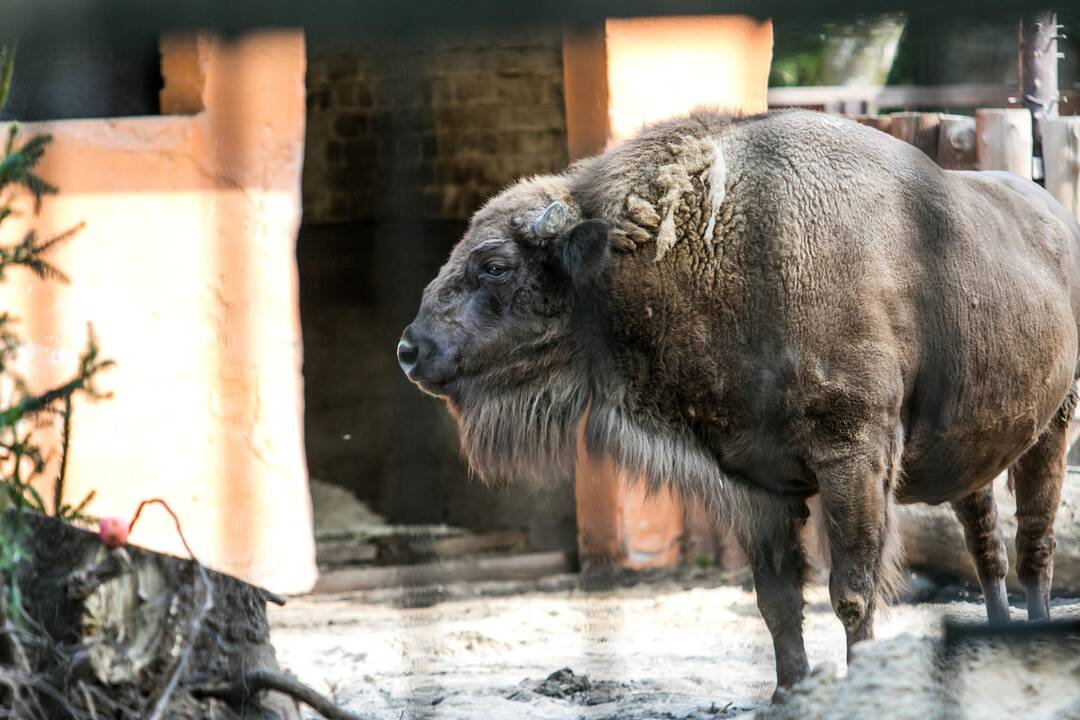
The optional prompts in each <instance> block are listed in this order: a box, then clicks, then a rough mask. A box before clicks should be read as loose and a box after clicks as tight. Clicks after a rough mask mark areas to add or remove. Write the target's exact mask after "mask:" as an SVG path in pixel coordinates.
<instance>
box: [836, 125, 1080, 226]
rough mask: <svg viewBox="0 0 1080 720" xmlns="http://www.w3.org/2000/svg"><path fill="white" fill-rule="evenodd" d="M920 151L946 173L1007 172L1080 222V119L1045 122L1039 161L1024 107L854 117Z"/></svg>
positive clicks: (1042, 128) (1042, 126) (1042, 129)
mask: <svg viewBox="0 0 1080 720" xmlns="http://www.w3.org/2000/svg"><path fill="white" fill-rule="evenodd" d="M852 119H854V120H856V121H857V122H860V123H862V124H864V125H869V126H871V127H874V128H877V129H878V130H881V131H882V132H885V133H888V134H889V135H892V136H893V137H897V138H899V139H901V140H904V141H905V142H908V143H910V144H912V145H914V146H915V147H917V148H919V149H920V150H922V151H923V152H924V153H926V154H927V155H928V156H930V157H931V158H932V159H933V160H934V161H935V162H937V163H938V164H939V165H941V166H942V167H943V168H947V169H950V170H1007V171H1008V172H1011V173H1013V174H1015V175H1019V176H1020V177H1024V178H1028V179H1029V180H1036V181H1041V182H1042V183H1043V184H1044V185H1045V187H1046V189H1047V190H1048V191H1049V192H1050V193H1051V194H1052V195H1053V196H1054V197H1056V198H1057V199H1058V201H1059V202H1060V203H1061V204H1062V205H1064V206H1065V207H1066V208H1067V209H1068V210H1069V211H1070V212H1071V213H1073V215H1074V216H1076V217H1077V219H1078V220H1080V116H1069V117H1057V118H1045V119H1043V120H1042V122H1041V124H1040V129H1041V131H1042V156H1041V157H1036V156H1035V155H1034V139H1033V133H1032V122H1031V113H1030V112H1028V111H1027V110H1026V109H1023V108H1015V109H1014V108H989V109H982V110H976V111H975V116H974V117H972V116H969V115H950V114H945V113H915V112H899V113H893V114H891V115H856V116H854V117H853V118H852Z"/></svg>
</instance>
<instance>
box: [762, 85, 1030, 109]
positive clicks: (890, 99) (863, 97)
mask: <svg viewBox="0 0 1080 720" xmlns="http://www.w3.org/2000/svg"><path fill="white" fill-rule="evenodd" d="M768 100H769V107H825V106H827V105H831V104H833V103H865V104H867V106H869V107H882V108H919V107H925V108H978V107H1007V106H1009V105H1015V104H1016V103H1017V101H1018V98H1017V91H1016V87H1015V86H1012V85H973V84H964V85H890V86H887V87H878V86H862V87H860V86H848V85H820V86H814V87H778V88H769V95H768Z"/></svg>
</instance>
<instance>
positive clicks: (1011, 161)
mask: <svg viewBox="0 0 1080 720" xmlns="http://www.w3.org/2000/svg"><path fill="white" fill-rule="evenodd" d="M975 148H976V150H975V157H976V162H977V165H978V168H979V170H1006V171H1008V172H1011V173H1014V174H1016V175H1019V176H1020V177H1023V178H1027V179H1028V180H1030V179H1031V158H1032V151H1033V147H1032V136H1031V113H1030V112H1028V111H1027V110H1025V109H1015V110H1002V109H984V110H978V111H976V113H975Z"/></svg>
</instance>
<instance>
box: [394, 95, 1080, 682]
mask: <svg viewBox="0 0 1080 720" xmlns="http://www.w3.org/2000/svg"><path fill="white" fill-rule="evenodd" d="M1078 238H1080V227H1078V226H1077V224H1076V222H1075V221H1074V220H1073V219H1072V217H1070V216H1069V214H1068V213H1067V212H1066V211H1065V210H1064V209H1063V208H1062V207H1061V206H1060V205H1059V204H1058V203H1057V202H1055V201H1054V200H1053V198H1051V197H1050V195H1049V194H1047V193H1046V192H1045V191H1043V190H1042V189H1041V188H1039V187H1038V186H1036V185H1035V184H1033V183H1031V182H1028V181H1025V180H1021V179H1019V178H1016V177H1013V176H1009V175H1005V174H998V173H976V172H953V171H943V170H941V169H940V168H938V167H937V166H936V165H935V164H934V163H933V162H931V161H930V160H929V159H928V158H927V157H926V156H925V155H923V154H922V153H921V152H920V151H919V150H917V149H915V148H913V147H911V146H909V145H907V144H905V143H903V142H900V141H899V140H896V139H893V138H891V137H889V136H887V135H885V134H883V133H880V132H878V131H876V130H873V129H870V128H866V127H862V126H860V125H857V124H854V123H851V122H848V121H846V120H843V119H839V118H836V117H830V116H827V115H822V114H817V113H808V112H802V111H796V112H781V113H771V114H766V115H760V116H753V117H742V118H735V117H729V116H725V115H722V114H719V113H714V112H705V111H702V112H696V113H693V114H691V115H690V116H689V117H686V118H681V119H677V120H672V121H668V122H664V123H660V124H658V125H654V126H652V127H649V128H647V129H645V130H643V131H642V132H641V133H640V135H638V136H637V137H635V138H633V139H630V140H627V141H625V142H623V143H621V144H619V145H616V146H614V147H613V148H611V149H609V150H608V151H606V152H604V153H603V154H601V155H599V156H596V157H594V158H590V159H588V160H585V161H582V162H579V163H577V164H575V165H573V166H571V167H570V168H569V169H568V170H567V171H566V172H565V173H564V174H562V175H558V176H544V177H535V178H531V179H527V180H523V181H521V182H519V183H517V184H515V185H513V186H511V187H510V188H508V189H507V190H505V191H504V192H502V193H501V194H500V195H498V196H496V197H495V198H494V199H492V200H491V201H490V202H488V203H487V204H486V205H485V206H484V207H483V208H482V209H480V211H479V212H477V213H476V215H475V216H474V217H473V219H472V221H471V223H470V226H469V229H468V231H467V233H466V234H465V236H464V238H463V239H462V240H461V241H460V242H459V243H458V245H457V246H456V247H455V248H454V250H453V252H452V253H451V255H450V258H449V260H448V261H447V263H446V265H445V266H444V267H443V268H442V270H441V271H440V272H439V275H438V277H436V278H435V280H433V281H432V282H431V284H430V285H429V286H428V287H427V288H426V290H425V291H424V295H423V299H422V303H421V306H420V312H419V314H418V315H417V318H416V320H415V321H414V322H413V323H412V324H411V325H410V326H409V328H408V329H407V330H406V331H405V334H404V336H403V337H402V339H401V343H400V345H399V346H398V357H399V360H400V363H401V366H402V369H403V370H404V371H405V372H406V374H407V375H408V376H409V378H410V379H411V380H413V381H414V382H416V383H417V384H418V385H419V386H420V387H421V388H423V389H424V390H426V391H427V392H429V393H432V394H434V395H437V396H439V397H442V398H445V400H446V403H447V405H448V407H449V409H450V411H451V413H452V414H453V415H454V417H455V419H456V420H457V423H458V425H459V428H460V434H461V440H462V448H463V452H464V454H465V455H466V457H467V459H468V461H469V463H470V465H471V467H472V468H473V470H474V471H475V472H476V473H477V474H478V475H480V476H481V477H483V478H488V479H493V478H532V479H536V480H540V479H543V478H544V477H551V476H553V475H555V474H556V473H555V472H553V468H554V469H556V470H558V469H561V470H563V471H569V470H570V469H571V468H572V466H573V463H574V460H575V452H576V447H577V431H578V428H579V425H580V424H581V423H582V422H584V437H585V445H586V448H587V450H588V452H589V453H590V454H592V455H593V456H595V457H609V458H611V459H613V460H614V462H615V463H616V464H617V465H618V466H619V467H621V468H622V469H624V470H625V471H626V473H627V475H628V477H631V478H639V479H640V480H639V481H640V482H643V483H645V484H646V485H647V486H648V487H649V488H652V489H655V488H659V487H662V486H667V487H670V488H673V489H674V490H675V491H677V492H678V493H680V494H681V495H682V496H684V497H685V498H686V499H687V501H688V502H697V503H703V504H704V505H705V506H706V507H708V508H709V509H710V511H711V512H713V513H714V514H715V515H716V517H717V518H718V519H720V520H723V521H724V522H726V523H729V524H730V525H731V526H732V527H733V528H734V530H735V533H736V536H737V537H738V539H739V541H740V543H741V544H742V545H743V547H744V548H745V550H746V553H747V556H748V557H749V559H750V564H751V568H752V570H753V575H754V581H755V585H756V588H757V596H758V607H759V608H760V610H761V614H762V616H763V617H764V620H765V623H766V625H767V626H768V628H769V631H770V632H771V634H772V637H773V642H774V648H775V652H776V666H777V681H778V683H779V685H780V686H785V685H789V684H791V683H793V682H795V681H797V680H799V679H800V678H801V677H803V676H805V675H806V673H807V671H808V665H807V659H806V652H805V649H804V646H803V638H802V607H803V595H802V585H803V582H804V578H805V574H806V568H807V563H806V559H805V555H804V550H803V548H802V547H801V545H800V542H799V535H798V530H799V528H800V526H801V525H802V524H803V523H804V522H805V521H806V518H807V515H808V511H807V505H806V500H807V499H808V498H809V497H811V496H813V495H819V496H820V498H821V506H822V510H823V516H824V526H825V528H826V531H827V535H828V540H829V545H830V550H829V552H830V554H831V561H832V562H831V576H830V582H829V590H830V594H831V597H832V603H833V608H834V610H835V612H836V614H837V616H838V617H839V618H840V620H841V621H842V622H843V625H844V627H845V629H846V631H847V640H848V644H849V647H850V645H851V644H852V643H855V642H857V641H859V640H862V639H865V638H869V637H872V636H873V618H874V611H875V608H876V607H877V606H878V605H880V604H881V603H882V602H884V601H885V599H887V598H888V597H889V595H890V593H891V592H893V591H894V589H895V587H896V584H897V582H898V577H899V573H898V571H897V568H898V565H899V547H898V541H897V537H896V531H895V525H894V522H893V507H894V505H895V504H896V503H898V502H899V503H910V502H926V503H942V502H949V503H951V504H952V506H953V507H954V508H955V511H956V514H957V516H958V517H959V520H960V522H961V523H962V524H963V526H964V529H965V533H966V537H967V544H968V547H969V549H970V551H971V554H972V556H973V558H974V560H975V564H976V567H977V569H978V573H979V578H980V580H981V583H982V589H983V592H984V595H985V599H986V608H987V612H988V614H989V617H990V619H991V620H992V621H1001V622H1003V621H1006V620H1007V619H1008V615H1009V608H1008V600H1007V597H1006V593H1005V580H1004V578H1005V573H1006V570H1007V565H1008V560H1007V558H1006V554H1005V546H1004V543H1003V539H1002V536H1001V532H1000V530H999V529H998V526H997V511H996V509H995V507H994V500H993V495H992V493H991V481H992V480H993V479H994V478H995V477H996V476H997V475H998V474H999V473H1001V472H1002V471H1004V470H1006V469H1008V470H1009V472H1010V475H1011V482H1012V484H1013V485H1014V487H1015V492H1016V498H1017V520H1018V524H1019V529H1018V532H1017V538H1016V545H1017V572H1018V576H1019V578H1020V580H1021V582H1022V583H1023V585H1024V587H1025V588H1026V590H1027V609H1028V615H1029V617H1030V618H1044V617H1047V616H1048V614H1049V599H1050V578H1051V574H1052V566H1053V551H1054V534H1053V521H1054V516H1055V513H1056V511H1057V505H1058V502H1059V498H1060V488H1061V483H1062V479H1063V475H1064V470H1065V465H1064V455H1065V450H1066V430H1067V424H1068V422H1069V419H1070V417H1071V416H1072V412H1073V408H1074V404H1075V397H1074V390H1073V387H1074V380H1075V379H1076V377H1077V335H1078V333H1077V317H1078V312H1080V288H1078V284H1077V283H1078V279H1080V244H1078Z"/></svg>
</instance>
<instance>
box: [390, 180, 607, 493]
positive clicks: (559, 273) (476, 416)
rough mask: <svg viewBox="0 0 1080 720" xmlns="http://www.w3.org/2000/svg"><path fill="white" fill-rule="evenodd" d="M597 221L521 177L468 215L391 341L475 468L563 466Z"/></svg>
mask: <svg viewBox="0 0 1080 720" xmlns="http://www.w3.org/2000/svg"><path fill="white" fill-rule="evenodd" d="M607 257H608V232H607V227H606V225H605V224H604V223H602V222H601V221H599V220H584V221H582V220H581V218H580V215H579V211H578V210H577V208H576V206H575V205H574V203H573V201H572V200H571V198H570V196H569V193H568V192H567V190H566V186H565V183H564V182H563V181H562V179H561V178H557V177H541V178H533V179H531V180H526V181H522V182H520V183H518V184H517V185H514V186H512V187H510V188H509V189H507V190H505V191H504V192H502V193H501V194H500V195H498V196H496V197H495V198H493V199H492V200H491V201H490V202H488V203H487V204H486V205H485V206H484V207H483V208H482V209H481V210H480V211H479V212H477V213H476V215H475V216H474V217H473V219H472V222H471V223H470V225H469V229H468V231H467V232H466V233H465V236H464V237H463V238H462V240H461V241H460V242H459V243H458V245H457V246H456V247H455V248H454V250H453V252H452V253H451V255H450V259H449V260H448V261H447V263H446V264H445V265H444V266H443V267H442V269H441V270H440V271H439V275H438V277H436V278H435V279H434V280H433V281H432V282H431V284H429V285H428V286H427V288H426V289H425V290H424V294H423V299H422V301H421V304H420V312H419V313H418V314H417V316H416V319H415V320H414V321H413V322H412V324H410V325H409V326H408V327H407V328H406V329H405V332H404V334H403V335H402V337H401V341H400V342H399V343H398V348H397V355H398V362H399V364H400V365H401V369H402V370H403V371H404V372H405V374H406V375H407V376H408V378H409V379H410V380H412V381H413V382H414V383H416V384H417V385H418V386H419V387H420V388H422V389H423V390H425V391H426V392H428V393H430V394H432V395H436V396H438V397H441V398H444V399H445V400H446V401H447V404H448V406H449V408H450V411H451V413H452V414H453V415H454V417H455V419H456V420H457V422H458V425H459V429H460V432H461V439H462V447H463V450H464V452H465V455H466V457H467V459H468V460H469V464H470V466H471V467H472V468H473V470H474V471H475V472H477V473H478V474H479V475H480V476H481V477H482V478H486V479H494V478H500V477H510V476H512V475H514V476H521V475H524V476H531V477H532V478H534V479H536V478H540V477H542V476H547V475H550V472H551V469H552V467H551V466H552V463H557V464H559V466H560V467H561V468H562V469H568V468H570V467H572V463H573V459H574V447H575V429H576V425H577V422H578V420H579V418H581V416H582V415H583V413H584V411H585V407H586V404H587V402H588V398H589V390H588V381H587V376H588V373H587V368H586V367H585V363H586V359H585V353H584V351H583V348H582V344H581V339H580V337H579V335H580V333H579V332H576V331H575V328H576V327H577V326H578V325H580V313H579V312H578V311H579V310H580V309H581V306H582V305H583V304H584V303H585V298H588V297H589V296H590V292H589V290H590V289H591V288H594V287H596V286H597V285H598V283H599V279H600V277H601V276H602V272H603V268H604V267H605V265H606V261H607Z"/></svg>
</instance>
